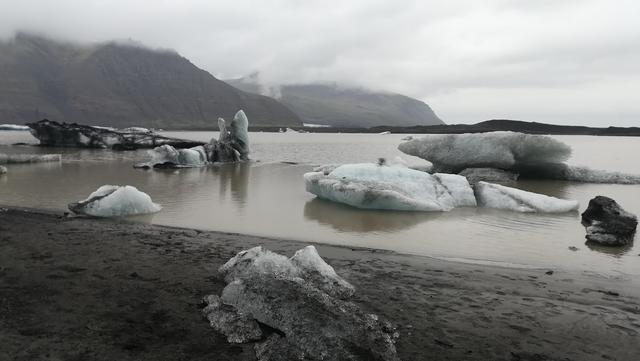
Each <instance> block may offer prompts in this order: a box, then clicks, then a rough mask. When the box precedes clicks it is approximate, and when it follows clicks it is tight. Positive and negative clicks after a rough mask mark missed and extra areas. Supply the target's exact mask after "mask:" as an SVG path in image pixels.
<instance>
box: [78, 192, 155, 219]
mask: <svg viewBox="0 0 640 361" xmlns="http://www.w3.org/2000/svg"><path fill="white" fill-rule="evenodd" d="M69 209H70V210H71V211H72V212H74V213H77V214H86V215H89V216H95V217H122V216H129V215H135V214H146V213H155V212H158V211H160V210H161V209H162V207H160V205H158V204H156V203H153V201H152V200H151V197H149V195H148V194H146V193H144V192H141V191H139V190H138V189H137V188H136V187H132V186H114V185H104V186H102V187H100V188H98V190H96V191H95V192H93V193H91V194H90V195H89V197H87V199H85V200H82V201H79V202H74V203H70V204H69Z"/></svg>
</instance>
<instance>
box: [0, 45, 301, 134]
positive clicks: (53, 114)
mask: <svg viewBox="0 0 640 361" xmlns="http://www.w3.org/2000/svg"><path fill="white" fill-rule="evenodd" d="M239 109H243V110H244V111H245V113H246V114H247V116H248V117H249V120H250V122H251V124H252V125H257V126H270V125H276V126H280V125H282V126H296V125H301V121H300V118H299V117H298V116H297V115H296V114H295V113H293V112H292V111H291V110H289V109H288V108H287V107H286V106H284V105H282V104H281V103H279V102H278V101H276V100H275V99H273V98H269V97H266V96H262V95H258V94H253V93H246V92H243V91H241V90H238V89H236V88H234V87H232V86H230V85H228V84H226V83H225V82H223V81H220V80H218V79H216V78H215V77H213V76H212V75H211V74H209V73H207V72H206V71H204V70H202V69H199V68H198V67H196V66H195V65H194V64H192V63H191V62H190V61H189V60H187V59H185V58H184V57H182V56H180V55H179V54H177V53H176V52H174V51H168V50H161V51H160V50H152V49H149V48H146V47H143V46H140V45H138V44H133V43H130V42H129V43H116V42H108V43H101V44H94V45H90V46H81V45H77V44H70V43H62V42H56V41H53V40H50V39H46V38H43V37H38V36H34V35H30V34H24V33H19V34H17V35H16V36H15V37H14V38H13V39H11V40H8V41H5V42H0V120H1V121H2V122H3V123H14V124H24V123H27V122H32V121H36V120H40V119H42V118H48V119H50V120H57V121H66V122H77V123H82V124H88V125H104V126H115V127H128V126H142V127H153V128H173V129H178V128H195V127H215V126H217V118H218V117H224V118H226V119H230V118H233V115H234V114H235V112H236V111H238V110H239Z"/></svg>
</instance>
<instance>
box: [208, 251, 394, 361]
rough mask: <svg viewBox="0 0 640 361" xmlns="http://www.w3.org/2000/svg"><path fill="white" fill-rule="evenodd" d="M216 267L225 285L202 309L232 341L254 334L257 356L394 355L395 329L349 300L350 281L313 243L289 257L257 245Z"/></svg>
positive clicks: (389, 358) (390, 359)
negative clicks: (324, 257) (321, 255)
mask: <svg viewBox="0 0 640 361" xmlns="http://www.w3.org/2000/svg"><path fill="white" fill-rule="evenodd" d="M219 272H220V273H221V274H222V275H223V276H224V280H225V282H226V283H227V285H226V287H225V288H224V289H223V291H222V295H221V296H220V297H218V296H217V295H209V296H206V297H205V298H204V300H203V301H204V303H205V305H206V307H205V308H204V309H203V313H204V315H205V317H206V318H207V320H208V321H209V323H210V325H211V326H212V327H213V328H214V329H215V330H216V331H218V332H219V333H222V334H223V335H225V336H226V337H227V340H228V341H229V342H234V343H246V342H253V341H257V343H255V344H254V350H255V353H256V359H257V360H336V361H337V360H353V361H357V360H362V361H364V360H380V361H396V360H398V355H397V353H396V348H395V340H396V339H397V338H398V337H399V334H398V333H397V332H395V329H394V328H393V326H392V325H391V324H389V323H388V322H384V321H382V320H381V319H380V318H379V317H378V316H377V315H374V314H368V313H365V312H364V311H363V310H362V309H360V307H358V306H357V305H356V304H355V303H353V302H351V301H350V298H352V297H353V294H354V288H353V286H351V285H350V284H349V283H348V282H347V281H345V280H344V279H343V278H342V277H340V276H339V275H337V274H336V272H335V270H334V269H333V267H331V266H330V265H329V264H327V263H326V262H325V261H324V260H323V259H322V258H321V257H320V256H319V255H318V253H317V251H316V249H315V247H313V246H308V247H305V248H303V249H301V250H299V251H298V252H296V254H295V255H294V256H293V257H291V258H287V257H285V256H283V255H280V254H277V253H273V252H270V251H268V250H265V249H263V248H262V247H255V248H252V249H249V250H245V251H241V252H240V253H238V254H237V255H236V256H235V257H233V258H232V259H231V260H229V262H227V263H226V264H225V265H223V266H222V267H220V269H219ZM258 324H259V325H260V326H261V327H258Z"/></svg>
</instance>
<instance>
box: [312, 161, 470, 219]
mask: <svg viewBox="0 0 640 361" xmlns="http://www.w3.org/2000/svg"><path fill="white" fill-rule="evenodd" d="M304 180H305V186H306V189H307V191H308V192H310V193H313V194H315V195H317V196H318V197H320V198H323V199H327V200H331V201H334V202H339V203H344V204H348V205H351V206H354V207H357V208H365V209H387V210H401V211H448V210H451V209H452V208H454V207H464V206H469V207H475V206H476V200H475V198H474V195H473V190H472V189H471V187H470V186H469V183H468V182H467V180H466V178H464V177H462V176H458V175H453V174H435V175H431V174H428V173H425V172H421V171H417V170H413V169H410V168H404V167H388V166H380V165H376V164H368V163H363V164H345V165H342V166H340V167H338V168H336V169H334V170H333V171H332V172H330V173H329V174H325V173H322V172H310V173H306V174H305V175H304Z"/></svg>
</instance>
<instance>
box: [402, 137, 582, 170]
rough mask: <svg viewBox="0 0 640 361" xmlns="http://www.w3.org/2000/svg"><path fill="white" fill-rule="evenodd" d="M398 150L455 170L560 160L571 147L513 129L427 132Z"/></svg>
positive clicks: (511, 167)
mask: <svg viewBox="0 0 640 361" xmlns="http://www.w3.org/2000/svg"><path fill="white" fill-rule="evenodd" d="M398 149H399V150H400V151H402V152H404V153H406V154H409V155H413V156H416V157H420V158H423V159H426V160H428V161H429V162H431V163H433V165H434V169H435V170H437V171H441V172H452V173H458V172H460V171H462V170H464V169H465V168H486V167H488V168H498V169H517V166H518V165H519V164H538V163H562V162H564V161H566V160H567V159H569V156H570V155H571V148H570V147H569V146H568V145H566V144H564V143H562V142H560V141H558V140H555V139H553V138H551V137H549V136H546V135H531V134H523V133H516V132H490V133H478V134H428V135H426V136H424V137H421V138H418V139H413V140H410V141H408V142H405V143H401V144H400V145H399V146H398Z"/></svg>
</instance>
